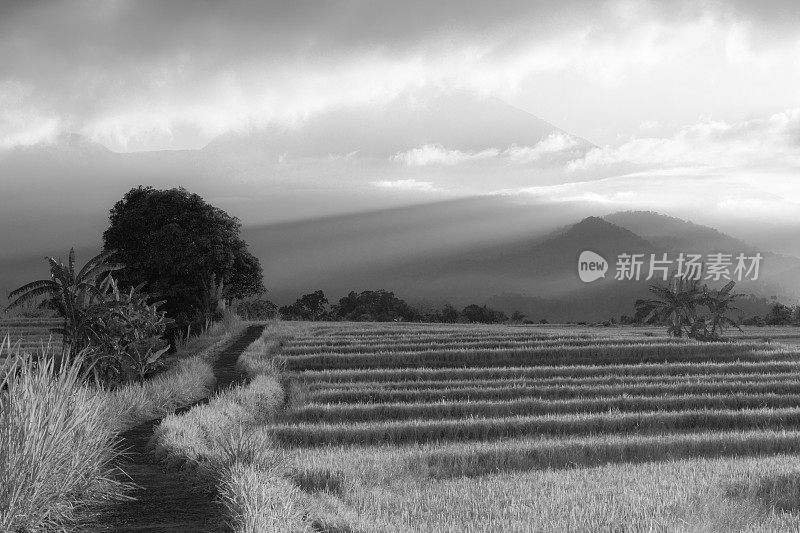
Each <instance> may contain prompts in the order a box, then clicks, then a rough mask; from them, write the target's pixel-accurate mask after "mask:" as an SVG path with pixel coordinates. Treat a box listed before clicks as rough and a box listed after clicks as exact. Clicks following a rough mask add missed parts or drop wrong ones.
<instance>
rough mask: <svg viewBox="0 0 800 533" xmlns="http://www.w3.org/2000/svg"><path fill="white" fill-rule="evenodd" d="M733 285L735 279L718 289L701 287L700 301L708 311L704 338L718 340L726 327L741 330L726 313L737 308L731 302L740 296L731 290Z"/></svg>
mask: <svg viewBox="0 0 800 533" xmlns="http://www.w3.org/2000/svg"><path fill="white" fill-rule="evenodd" d="M735 285H736V282H735V281H730V282H728V283H727V284H725V286H724V287H722V288H721V289H719V290H709V289H708V287H703V294H702V296H701V297H700V303H701V304H702V305H704V306H705V307H707V308H708V311H709V316H708V318H707V319H706V320H704V323H705V325H706V330H705V332H704V336H705V338H706V340H718V339H719V338H720V335H721V333H722V332H723V331H724V330H725V329H726V328H728V327H735V328H737V329H739V330H741V328H740V327H739V325H738V324H737V323H736V322H734V321H733V320H732V319H731V318H729V317H728V315H727V314H728V312H730V311H734V310H737V308H736V307H734V306H733V303H734V302H735V301H736V299H737V298H739V297H741V294H734V293H733V292H732V291H733V287H734V286H735ZM709 328H710V329H709Z"/></svg>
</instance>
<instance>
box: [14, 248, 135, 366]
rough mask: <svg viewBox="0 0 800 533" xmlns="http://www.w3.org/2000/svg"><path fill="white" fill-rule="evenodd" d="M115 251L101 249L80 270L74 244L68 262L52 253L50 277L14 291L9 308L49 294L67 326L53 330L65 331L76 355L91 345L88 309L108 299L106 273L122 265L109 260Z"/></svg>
mask: <svg viewBox="0 0 800 533" xmlns="http://www.w3.org/2000/svg"><path fill="white" fill-rule="evenodd" d="M113 254H114V251H107V252H104V253H101V254H99V255H97V256H95V257H93V258H92V259H90V260H89V261H88V262H87V263H86V264H85V265H84V266H83V268H81V269H80V270H79V271H76V268H75V249H74V248H71V249H70V251H69V256H68V257H69V259H68V261H67V263H66V264H65V263H62V262H61V261H60V260H56V259H54V258H52V257H47V258H45V259H47V261H48V263H49V265H50V279H40V280H36V281H32V282H30V283H27V284H25V285H23V286H22V287H19V288H17V289H15V290H13V291H11V293H9V295H8V299H9V300H10V303H9V304H8V307H7V309H12V308H14V307H19V306H21V305H22V304H24V303H26V302H30V301H34V300H37V299H39V298H41V297H47V298H48V299H49V301H50V302H51V303H52V304H53V306H54V307H55V310H56V311H57V312H58V314H59V315H61V317H62V318H63V319H64V326H63V327H61V328H54V329H53V330H52V331H53V332H54V333H58V334H61V335H63V337H64V344H65V345H67V346H69V351H70V355H71V356H74V355H75V354H77V353H78V352H80V351H81V350H83V349H84V348H86V347H87V346H88V345H89V339H90V337H91V321H90V320H88V319H87V311H88V309H90V308H91V306H93V305H95V304H97V303H98V302H102V301H104V299H105V296H104V290H103V288H102V287H101V283H102V281H103V278H104V276H105V277H107V276H108V274H109V273H111V272H113V271H115V270H119V269H121V268H123V265H121V264H117V263H109V262H108V259H109V258H110V257H111V256H112V255H113Z"/></svg>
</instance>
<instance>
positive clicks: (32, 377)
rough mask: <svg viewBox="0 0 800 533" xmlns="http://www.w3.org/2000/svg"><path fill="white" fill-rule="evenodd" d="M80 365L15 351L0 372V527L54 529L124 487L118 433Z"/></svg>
mask: <svg viewBox="0 0 800 533" xmlns="http://www.w3.org/2000/svg"><path fill="white" fill-rule="evenodd" d="M7 349H8V348H7V347H6V350H7ZM80 366H81V361H80V359H77V360H76V361H74V362H73V363H72V364H70V365H63V366H62V367H61V368H59V369H55V368H54V365H53V359H52V358H47V359H44V360H42V361H40V362H37V361H36V360H35V359H34V358H33V357H31V356H29V355H26V354H14V355H13V357H11V358H10V359H9V363H8V365H7V366H6V368H5V369H4V371H3V372H2V374H0V391H3V392H0V531H45V530H57V529H60V528H62V527H63V526H64V525H65V524H70V523H72V522H74V521H75V519H76V518H77V516H78V514H79V513H80V512H82V511H85V510H86V509H87V508H88V507H89V506H90V504H91V503H93V502H95V501H98V500H107V499H111V498H118V497H120V496H122V494H123V491H124V488H125V487H124V485H122V484H121V483H119V482H117V481H115V480H114V476H113V472H112V468H111V463H112V461H113V460H114V458H115V457H116V452H115V450H114V444H115V443H116V432H115V431H114V427H113V424H109V423H108V419H107V413H108V411H107V409H106V406H105V405H104V403H103V402H102V401H101V400H100V399H99V398H98V397H97V396H96V395H94V394H93V393H92V391H90V390H89V389H87V388H85V387H83V386H82V383H81V374H80Z"/></svg>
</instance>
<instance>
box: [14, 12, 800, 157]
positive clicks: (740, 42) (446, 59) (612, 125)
mask: <svg viewBox="0 0 800 533" xmlns="http://www.w3.org/2000/svg"><path fill="white" fill-rule="evenodd" d="M797 14H798V6H797V4H796V3H792V2H758V3H755V2H745V1H743V0H742V1H740V2H726V3H718V2H702V1H700V2H697V1H693V0H680V1H675V2H655V1H650V2H628V1H614V0H606V1H601V2H592V3H587V2H582V1H579V0H571V1H566V2H546V1H523V0H505V1H498V2H491V3H488V2H479V3H475V2H470V3H465V2H456V1H448V0H445V1H441V2H423V1H422V0H412V1H410V2H390V1H367V0H360V1H355V0H350V1H344V0H343V1H336V2H324V3H319V2H311V1H305V0H299V1H293V2H282V1H281V2H278V1H267V2H257V1H244V0H238V1H233V2H224V3H222V2H219V3H214V2H212V3H209V2H196V1H192V0H175V1H170V2H161V1H157V0H113V1H110V0H81V1H79V2H73V1H66V0H62V1H51V2H24V1H22V0H16V1H14V0H12V1H10V2H3V3H2V6H0V147H6V148H8V147H11V146H14V145H25V144H32V143H35V142H37V141H40V140H50V139H52V138H53V135H54V134H56V133H59V132H63V131H73V132H78V133H82V134H84V135H86V136H88V137H89V138H91V139H93V140H95V141H98V142H101V143H103V144H105V145H107V146H109V147H110V148H112V149H115V150H121V151H131V150H153V149H165V148H167V149H169V148H199V147H201V146H203V145H204V144H205V143H207V142H208V141H209V140H210V139H212V138H214V137H216V136H218V135H220V134H223V133H226V132H229V131H242V130H248V129H250V128H252V127H260V126H263V125H264V124H266V123H269V122H274V121H281V122H285V123H297V122H299V121H302V120H303V119H304V118H305V117H308V116H310V115H313V114H315V113H318V112H320V111H324V110H326V109H330V108H332V107H336V106H341V105H349V104H363V103H369V102H385V101H387V100H389V99H391V98H393V97H395V96H397V95H398V94H402V93H412V94H413V93H414V92H415V91H417V90H421V89H425V90H431V89H435V90H438V91H442V92H445V93H446V92H447V91H451V90H460V89H469V90H474V91H477V92H479V93H481V94H484V95H496V96H501V97H503V98H506V99H511V101H512V103H514V104H515V105H517V106H520V107H522V108H524V109H526V110H528V111H531V112H533V113H534V114H540V115H542V116H543V117H544V118H546V119H549V120H551V121H553V122H555V123H557V125H558V126H560V127H562V128H564V129H565V130H566V131H570V132H571V133H574V134H576V135H579V136H582V137H586V138H589V139H590V140H594V141H598V140H602V141H604V142H603V144H605V141H606V140H608V139H610V138H612V137H613V135H615V134H618V133H620V130H621V129H622V130H625V129H627V130H632V129H635V127H636V125H638V124H639V123H641V122H642V120H647V121H659V122H664V121H665V120H666V119H670V118H675V117H677V118H678V119H679V120H680V119H686V118H688V117H696V116H697V115H698V114H699V113H702V112H704V111H703V110H705V112H706V113H708V112H713V113H715V114H717V115H722V117H723V118H725V119H733V118H741V116H743V115H746V114H747V113H749V112H750V111H751V108H752V107H753V106H760V107H762V108H763V107H764V106H765V105H767V104H766V103H767V102H768V103H769V105H775V106H778V107H788V106H789V105H790V104H791V102H794V101H795V100H796V96H795V95H796V94H797V93H798V90H800V83H799V77H798V70H800V69H798V59H797V58H798V56H799V55H798V50H800V48H799V46H798V43H800V38H799V36H800V30H798V28H800V24H797V22H798V16H797ZM676 80H680V83H676ZM733 88H735V90H734V89H733Z"/></svg>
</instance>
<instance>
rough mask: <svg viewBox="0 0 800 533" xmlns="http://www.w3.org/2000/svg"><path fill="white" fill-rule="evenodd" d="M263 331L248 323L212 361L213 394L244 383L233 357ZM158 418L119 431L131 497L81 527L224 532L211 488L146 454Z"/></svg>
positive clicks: (103, 529) (93, 528) (220, 507)
mask: <svg viewBox="0 0 800 533" xmlns="http://www.w3.org/2000/svg"><path fill="white" fill-rule="evenodd" d="M263 329H264V326H250V327H248V328H247V329H246V330H245V331H244V333H242V335H241V336H240V337H239V338H238V339H236V341H234V343H233V344H231V346H229V347H228V348H226V349H225V350H223V351H222V352H221V353H220V354H219V355H218V356H217V359H216V361H215V362H214V365H213V366H214V375H215V376H216V378H217V383H216V385H215V386H214V389H213V390H212V394H213V393H214V392H216V391H218V390H220V389H224V388H227V387H230V386H231V385H237V384H239V383H242V382H243V381H244V379H245V376H244V375H243V374H242V373H241V372H239V371H237V370H236V360H237V359H238V358H239V355H241V353H242V352H243V351H244V350H245V348H247V346H249V345H250V344H251V343H252V342H253V341H254V340H256V339H257V338H258V337H259V336H260V335H261V332H262V331H263ZM207 401H208V399H207V398H206V399H204V400H201V401H199V402H197V403H195V404H193V405H191V406H186V407H183V408H181V409H179V410H178V411H176V412H178V413H180V412H185V411H188V410H189V409H191V408H192V407H194V406H195V405H200V404H203V403H206V402H207ZM160 422H161V420H160V419H158V420H151V421H149V422H145V423H144V424H141V425H139V426H136V427H135V428H133V429H130V430H128V431H126V432H125V433H123V434H122V435H121V438H122V443H121V448H122V449H124V450H127V454H126V455H125V456H124V458H123V459H122V460H121V462H120V464H119V467H120V468H121V469H122V470H123V471H124V472H125V473H126V474H127V475H128V476H129V477H130V478H131V480H132V482H133V483H134V484H135V485H136V487H137V488H136V490H135V491H133V492H132V493H131V496H132V497H134V498H135V500H133V501H124V502H121V503H119V504H115V505H114V506H113V507H110V508H109V509H108V510H107V511H105V512H103V513H101V514H100V515H99V516H97V517H96V518H95V519H94V521H93V523H92V524H90V525H89V524H87V525H86V527H85V528H82V529H83V531H114V532H126V531H137V532H143V531H153V532H167V531H169V532H177V533H190V532H193V533H202V532H224V531H226V530H227V528H226V525H225V522H224V516H223V508H222V506H221V505H220V504H219V503H218V502H217V501H215V494H214V491H213V490H211V489H210V488H209V487H207V486H205V485H203V484H199V483H193V482H192V481H191V480H190V479H186V478H185V477H184V476H182V475H180V473H179V472H176V471H174V470H168V469H165V468H163V467H162V466H161V465H160V464H158V463H156V462H154V461H153V459H152V458H151V457H150V456H149V454H148V453H147V452H148V449H147V443H148V441H149V440H150V437H151V436H152V435H153V430H154V429H155V428H156V426H158V424H159V423H160Z"/></svg>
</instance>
